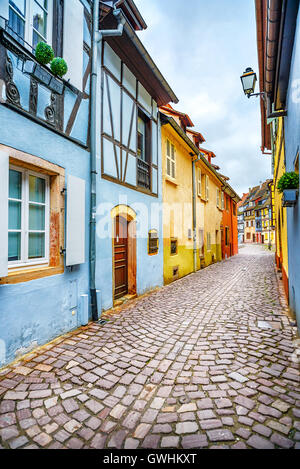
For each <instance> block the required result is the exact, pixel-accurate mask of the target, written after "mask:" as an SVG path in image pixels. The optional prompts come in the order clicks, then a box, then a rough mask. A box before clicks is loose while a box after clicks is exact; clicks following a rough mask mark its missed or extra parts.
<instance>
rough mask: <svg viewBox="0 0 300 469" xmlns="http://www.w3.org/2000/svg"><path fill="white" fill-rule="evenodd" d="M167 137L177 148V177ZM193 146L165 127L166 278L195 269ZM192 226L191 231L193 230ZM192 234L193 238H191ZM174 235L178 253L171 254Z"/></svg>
mask: <svg viewBox="0 0 300 469" xmlns="http://www.w3.org/2000/svg"><path fill="white" fill-rule="evenodd" d="M167 139H169V141H170V142H171V143H172V144H173V145H174V146H175V149H176V177H175V179H174V180H173V179H172V178H170V177H169V176H168V175H167V156H166V153H167ZM190 152H191V149H190V147H189V146H188V145H187V144H186V143H185V142H184V141H183V140H182V139H181V138H180V136H179V135H178V134H177V132H175V130H174V129H173V128H172V127H171V126H170V125H165V126H163V127H162V175H163V203H164V205H163V207H164V208H163V229H164V282H165V283H166V284H167V283H170V282H172V281H173V280H175V279H176V277H174V276H173V269H174V268H176V267H178V277H177V278H180V277H183V276H185V275H188V274H189V273H191V272H193V212H192V208H193V205H192V204H193V191H192V159H191V156H190V155H189V153H190ZM189 230H190V231H189ZM189 235H190V239H189ZM171 238H176V239H177V246H178V247H177V253H176V254H175V255H171Z"/></svg>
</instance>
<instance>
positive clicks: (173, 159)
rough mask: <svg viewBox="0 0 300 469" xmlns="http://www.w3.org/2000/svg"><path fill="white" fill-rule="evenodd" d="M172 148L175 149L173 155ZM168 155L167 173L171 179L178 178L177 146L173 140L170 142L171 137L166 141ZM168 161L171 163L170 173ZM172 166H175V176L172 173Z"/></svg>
mask: <svg viewBox="0 0 300 469" xmlns="http://www.w3.org/2000/svg"><path fill="white" fill-rule="evenodd" d="M168 148H169V149H170V153H169V152H168ZM172 150H173V155H172ZM166 156H167V158H166V174H167V176H168V177H170V178H171V179H176V147H175V145H174V144H173V143H172V142H170V140H169V139H167V142H166ZM168 161H169V164H170V173H168ZM172 168H174V176H173V175H172V173H173V171H172Z"/></svg>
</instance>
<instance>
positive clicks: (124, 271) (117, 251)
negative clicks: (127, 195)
mask: <svg viewBox="0 0 300 469" xmlns="http://www.w3.org/2000/svg"><path fill="white" fill-rule="evenodd" d="M114 277H115V288H114V289H115V291H114V299H117V298H121V297H122V296H124V295H127V293H128V223H127V220H126V219H125V218H123V217H121V216H117V217H116V218H115V236H114Z"/></svg>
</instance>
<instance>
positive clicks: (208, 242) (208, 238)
mask: <svg viewBox="0 0 300 469" xmlns="http://www.w3.org/2000/svg"><path fill="white" fill-rule="evenodd" d="M206 241H207V245H206V250H207V251H210V250H211V234H210V233H207V235H206Z"/></svg>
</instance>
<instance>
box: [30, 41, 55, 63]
mask: <svg viewBox="0 0 300 469" xmlns="http://www.w3.org/2000/svg"><path fill="white" fill-rule="evenodd" d="M35 57H36V60H37V61H38V62H39V63H40V64H42V65H47V64H49V63H50V62H51V61H52V60H53V59H54V52H53V49H52V47H51V46H49V44H46V43H45V42H39V43H38V45H37V46H36V49H35Z"/></svg>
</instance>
